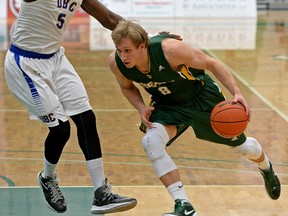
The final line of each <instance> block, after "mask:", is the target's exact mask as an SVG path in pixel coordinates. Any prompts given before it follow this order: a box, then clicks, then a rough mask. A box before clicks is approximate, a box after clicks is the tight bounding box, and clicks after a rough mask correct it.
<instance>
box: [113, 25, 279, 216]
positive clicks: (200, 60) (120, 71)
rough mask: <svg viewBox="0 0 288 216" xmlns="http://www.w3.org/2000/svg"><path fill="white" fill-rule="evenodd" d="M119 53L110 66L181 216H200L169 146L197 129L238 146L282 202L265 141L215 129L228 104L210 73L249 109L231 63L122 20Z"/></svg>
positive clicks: (117, 32) (117, 40) (116, 36)
mask: <svg viewBox="0 0 288 216" xmlns="http://www.w3.org/2000/svg"><path fill="white" fill-rule="evenodd" d="M111 36H112V39H113V42H114V44H115V47H116V50H115V51H113V52H112V53H111V55H110V57H109V65H110V68H111V70H112V72H113V73H114V74H115V76H116V79H117V81H118V83H119V85H120V88H121V91H122V93H123V95H124V96H125V97H126V98H127V99H128V101H129V102H130V103H131V104H132V105H133V106H134V107H135V108H136V109H137V110H138V112H139V113H140V115H141V120H142V123H143V125H145V127H142V130H144V131H146V134H145V135H144V137H143V139H142V145H143V147H144V150H145V152H146V154H147V157H148V158H149V159H150V160H151V162H152V165H153V167H154V170H155V172H156V174H157V176H158V177H159V179H160V181H161V182H162V183H163V184H164V185H165V187H166V188H167V190H168V191H169V193H170V195H171V196H172V198H173V199H174V201H175V206H174V212H173V213H166V214H164V215H165V216H168V215H175V216H176V215H177V216H187V215H189V216H196V215H197V213H196V211H195V209H194V208H193V206H192V205H191V203H190V201H189V199H188V196H187V194H186V192H185V189H184V187H183V183H182V182H181V180H180V174H179V171H178V169H177V166H176V164H175V163H174V162H173V160H172V159H171V157H170V156H169V155H168V154H167V152H166V150H165V147H166V146H169V145H170V144H171V143H172V142H173V141H174V140H175V139H176V138H177V137H178V136H179V135H180V134H181V133H183V132H184V131H185V130H186V129H187V128H188V127H189V126H191V127H192V128H193V130H194V132H195V134H196V137H197V138H199V139H203V140H208V141H211V142H214V143H219V144H224V145H228V146H231V147H233V149H234V150H235V152H237V153H239V154H240V155H242V156H244V157H246V158H247V159H249V160H251V161H253V162H255V163H256V164H257V165H258V167H259V170H260V172H261V174H262V176H263V178H264V181H265V188H266V190H267V192H268V194H269V196H270V197H271V198H272V199H274V200H276V199H278V198H279V196H280V191H281V185H280V182H279V179H278V177H277V176H276V175H275V173H274V171H273V168H272V165H271V163H270V161H269V159H268V158H267V155H266V154H265V153H264V151H263V150H262V147H261V145H260V143H259V142H258V141H257V140H256V139H254V138H252V137H246V136H245V135H244V134H241V135H240V136H238V137H235V138H233V139H226V138H223V137H220V136H218V135H217V134H216V133H215V132H214V131H213V129H212V128H211V126H210V113H211V111H212V109H213V108H214V106H215V105H216V104H217V103H219V102H220V101H223V100H225V98H224V96H223V94H222V93H221V90H220V88H219V86H218V85H217V84H216V83H215V82H214V81H213V80H212V79H211V78H210V76H209V75H207V74H206V73H205V70H209V71H211V72H212V73H213V74H214V75H215V77H216V78H217V79H218V80H219V81H220V82H221V83H222V84H223V85H224V86H225V87H226V88H227V89H228V90H229V92H230V93H231V94H232V95H233V97H234V98H233V101H234V102H240V103H242V104H243V105H244V106H245V109H246V112H247V115H248V116H249V117H250V109H249V106H248V104H247V102H246V100H245V98H244V96H243V95H242V93H241V91H240V89H239V88H238V86H237V84H236V81H235V79H234V78H233V75H232V74H231V73H230V72H229V71H228V70H227V68H226V67H225V65H223V64H222V63H220V62H219V61H216V60H215V59H213V58H211V57H210V56H208V55H206V54H205V53H203V52H202V51H201V50H199V49H195V48H192V47H190V46H188V45H187V44H185V43H184V42H182V41H179V40H175V39H172V38H171V37H170V36H169V35H158V36H154V37H151V38H150V39H149V38H148V36H147V32H146V31H145V30H144V29H143V28H142V27H141V26H140V25H139V24H138V23H137V22H135V21H132V20H123V21H120V22H119V24H118V25H117V27H116V28H115V29H114V30H113V31H112V35H111ZM134 82H136V83H139V84H140V85H141V86H142V87H144V89H145V90H146V91H147V92H148V93H149V94H150V95H151V100H152V103H151V105H153V106H147V105H145V103H144V102H143V97H142V95H141V93H140V91H139V89H138V88H137V87H136V86H135V85H134ZM143 125H142V126H143Z"/></svg>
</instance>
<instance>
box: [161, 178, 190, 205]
mask: <svg viewBox="0 0 288 216" xmlns="http://www.w3.org/2000/svg"><path fill="white" fill-rule="evenodd" d="M167 190H168V191H169V193H170V195H171V196H172V198H173V199H174V200H176V199H185V200H187V201H188V202H190V201H189V198H188V196H187V194H186V192H185V190H184V186H183V184H182V182H181V181H178V182H175V183H173V184H171V185H169V186H168V187H167Z"/></svg>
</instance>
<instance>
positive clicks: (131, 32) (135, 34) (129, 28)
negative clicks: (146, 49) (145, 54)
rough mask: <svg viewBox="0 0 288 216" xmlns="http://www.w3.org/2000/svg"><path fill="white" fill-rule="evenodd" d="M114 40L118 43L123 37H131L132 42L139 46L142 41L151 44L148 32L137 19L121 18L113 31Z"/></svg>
mask: <svg viewBox="0 0 288 216" xmlns="http://www.w3.org/2000/svg"><path fill="white" fill-rule="evenodd" d="M111 37H112V40H113V42H114V44H115V45H117V44H118V43H119V42H120V40H121V39H123V38H126V37H129V38H130V39H131V41H132V43H133V44H134V45H135V46H136V47H138V46H139V45H140V44H141V43H145V44H146V45H147V46H148V45H149V43H150V41H149V37H148V33H147V32H146V31H145V29H144V28H143V27H142V26H141V25H140V24H139V23H138V22H137V21H135V20H121V21H119V23H118V24H117V26H116V28H115V29H114V30H113V31H112V33H111Z"/></svg>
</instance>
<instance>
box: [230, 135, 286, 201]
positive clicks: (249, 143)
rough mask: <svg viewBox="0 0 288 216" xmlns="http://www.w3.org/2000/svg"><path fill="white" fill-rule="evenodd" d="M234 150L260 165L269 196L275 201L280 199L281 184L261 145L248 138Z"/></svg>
mask: <svg viewBox="0 0 288 216" xmlns="http://www.w3.org/2000/svg"><path fill="white" fill-rule="evenodd" d="M234 149H235V151H236V152H237V153H239V154H241V155H243V156H245V157H246V158H247V159H249V160H251V161H253V162H255V163H257V164H258V167H259V170H260V173H261V174H262V176H263V179H264V183H265V189H266V191H267V193H268V195H269V196H270V198H271V199H273V200H276V199H278V198H279V197H280V194H281V184H280V181H279V179H278V177H277V175H276V174H275V172H274V170H273V167H272V164H271V162H270V161H269V159H268V157H267V155H266V154H265V153H264V151H263V149H262V147H261V145H260V143H259V142H258V141H257V140H256V139H254V138H251V137H247V139H246V141H245V142H244V143H243V144H242V145H239V146H237V147H235V148H234Z"/></svg>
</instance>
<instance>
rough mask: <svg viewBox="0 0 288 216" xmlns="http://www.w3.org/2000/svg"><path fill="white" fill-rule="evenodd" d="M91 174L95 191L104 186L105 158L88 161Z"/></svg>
mask: <svg viewBox="0 0 288 216" xmlns="http://www.w3.org/2000/svg"><path fill="white" fill-rule="evenodd" d="M86 164H87V167H88V170H89V172H90V176H91V179H92V182H93V186H94V191H95V190H96V189H97V188H98V187H100V186H102V184H103V181H104V180H105V175H104V170H103V159H102V158H97V159H93V160H89V161H86Z"/></svg>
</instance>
